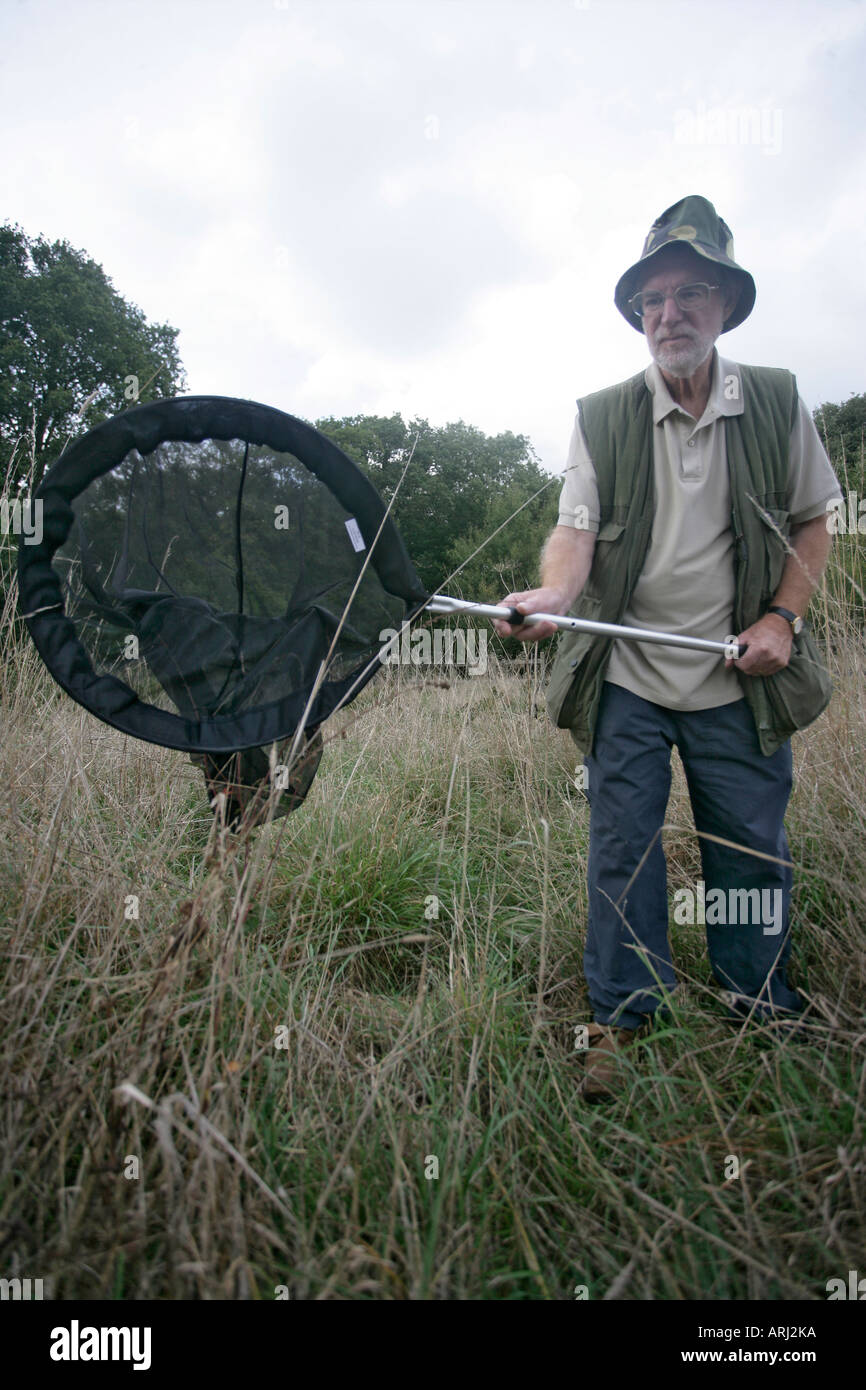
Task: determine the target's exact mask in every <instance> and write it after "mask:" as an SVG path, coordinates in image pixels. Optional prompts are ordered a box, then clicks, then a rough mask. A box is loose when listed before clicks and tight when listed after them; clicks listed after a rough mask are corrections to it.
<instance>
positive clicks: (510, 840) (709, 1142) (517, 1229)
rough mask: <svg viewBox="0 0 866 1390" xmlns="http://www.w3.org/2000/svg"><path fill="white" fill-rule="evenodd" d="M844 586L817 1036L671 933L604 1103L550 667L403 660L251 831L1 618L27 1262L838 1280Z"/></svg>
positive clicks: (827, 787)
mask: <svg viewBox="0 0 866 1390" xmlns="http://www.w3.org/2000/svg"><path fill="white" fill-rule="evenodd" d="M832 579H833V577H832V576H831V580H832ZM836 580H838V576H836V579H835V580H833V582H828V586H827V590H826V595H825V601H824V610H823V613H822V611H821V608H820V600H819V601H817V602H818V614H817V617H818V620H819V622H821V623H823V624H824V626H825V630H826V632H827V634H828V636H829V637H830V639H831V650H832V662H833V673H834V678H835V680H836V683H837V693H836V697H835V699H834V701H833V703H832V705H831V707H830V709H829V711H828V712H827V713H826V714H825V715H824V716H822V718H821V719H820V720H819V721H818V722H817V723H816V724H815V725H814V726H812V728H810V729H809V730H808V731H807V732H806V733H804V734H803V735H801V736H800V737H799V738H798V739H796V740H795V766H796V777H795V791H794V795H793V799H792V803H791V808H790V812H789V817H788V830H789V840H790V843H791V849H792V854H793V857H794V860H795V863H796V865H797V873H796V887H795V895H794V902H793V912H794V920H795V922H796V944H795V952H794V964H793V970H792V975H793V978H794V980H795V982H796V983H797V984H798V985H799V986H800V987H801V988H803V989H804V991H805V992H806V993H807V994H808V996H809V997H810V998H811V999H812V1000H813V1001H814V1004H815V1010H816V1017H817V1020H818V1021H817V1023H816V1025H815V1028H814V1030H813V1034H812V1035H811V1036H810V1038H809V1040H808V1041H806V1042H803V1041H792V1040H771V1039H769V1038H767V1037H766V1036H765V1035H763V1034H761V1033H760V1032H758V1031H753V1030H749V1029H748V1028H736V1027H732V1026H731V1025H730V1024H728V1023H727V1022H725V1020H724V1018H723V1016H722V1009H721V1007H720V1004H719V1002H718V995H717V990H716V988H715V987H714V985H713V983H712V980H711V977H710V974H709V968H708V965H707V961H706V951H705V944H704V941H703V936H702V930H701V928H700V927H688V926H675V925H674V926H672V929H671V937H672V948H673V952H674V958H675V962H676V965H677V969H678V973H679V976H680V978H681V980H682V981H683V983H684V990H683V994H682V997H681V998H680V999H679V1000H678V1003H677V1005H676V1016H675V1019H674V1021H673V1022H672V1023H671V1024H670V1025H667V1026H665V1027H660V1028H658V1029H657V1030H655V1031H654V1032H653V1033H652V1034H651V1035H649V1037H647V1038H646V1039H645V1040H643V1041H641V1042H639V1043H638V1044H636V1046H635V1048H634V1050H633V1052H632V1053H631V1054H630V1061H629V1064H628V1065H629V1068H630V1070H629V1084H628V1086H627V1087H626V1089H625V1091H624V1093H623V1096H622V1098H621V1099H619V1100H618V1101H617V1102H616V1103H615V1104H613V1105H611V1106H609V1107H604V1108H598V1107H597V1108H587V1107H585V1106H583V1105H582V1104H581V1102H580V1101H579V1099H578V1098H577V1096H576V1086H577V1083H578V1080H579V1076H580V1057H579V1054H578V1053H577V1052H576V1051H575V1035H574V1029H575V1027H576V1025H577V1024H579V1023H581V1022H584V1021H586V1020H587V1019H588V1018H589V1011H588V1007H587V1000H586V994H585V989H584V985H583V979H582V972H581V954H582V945H583V935H584V923H585V918H586V882H585V866H586V847H587V830H588V808H587V803H586V800H585V797H584V796H583V794H582V793H581V792H580V791H579V790H578V789H577V788H576V787H575V785H574V771H575V763H576V757H575V753H574V749H573V747H572V745H571V743H570V740H569V738H568V736H567V735H566V734H564V733H562V732H560V731H557V730H555V729H553V728H552V727H551V726H550V725H549V723H548V722H547V720H546V719H545V718H543V717H537V714H536V712H535V710H534V706H535V704H536V692H535V691H534V689H533V677H532V675H531V674H530V675H527V676H525V677H522V678H516V677H514V676H512V675H509V674H508V672H507V670H505V669H501V670H500V669H491V671H490V673H489V674H488V675H487V676H485V677H483V678H477V679H470V680H456V681H454V682H453V683H452V684H451V686H450V688H448V689H442V688H439V687H438V686H434V687H424V686H423V685H418V684H417V683H416V682H417V673H416V672H415V671H412V672H411V676H410V677H402V678H401V673H400V670H399V668H391V669H389V670H387V671H384V672H383V673H382V675H381V677H380V678H378V681H377V683H374V685H372V686H371V687H369V688H368V690H367V691H365V693H364V695H363V696H362V697H361V699H359V701H358V702H356V705H355V706H353V707H352V710H351V711H346V712H344V713H343V714H342V715H339V716H337V718H336V719H335V720H334V721H332V723H331V724H330V725H329V726H328V740H329V741H328V745H327V748H326V753H325V758H324V760H323V763H322V768H321V770H320V774H319V776H318V778H317V780H316V782H315V783H314V786H313V789H312V791H311V792H310V795H309V797H308V800H307V802H306V804H305V806H304V807H303V808H302V809H301V810H300V811H298V812H297V813H295V814H294V815H292V816H290V817H289V818H288V819H285V820H282V821H278V822H275V823H274V824H273V825H272V826H269V827H266V828H264V829H261V830H258V831H256V832H254V834H253V836H252V837H251V838H250V840H249V841H248V842H246V843H243V844H240V843H238V842H236V841H234V840H232V839H231V837H229V838H226V837H225V836H224V835H221V834H220V832H219V830H218V828H216V827H215V826H214V825H213V823H212V817H211V814H210V812H209V810H208V808H207V805H206V802H205V799H204V795H203V783H202V782H201V781H200V774H199V773H198V772H197V771H196V770H195V769H193V768H192V767H191V766H190V765H189V764H188V763H187V762H186V760H185V759H184V758H183V756H182V755H180V754H176V753H172V752H170V751H167V750H164V749H160V748H156V747H152V746H149V745H146V744H141V743H137V742H135V741H133V740H128V739H125V738H124V737H122V736H121V735H119V734H116V733H115V732H114V731H112V730H111V729H108V728H107V727H105V726H103V725H101V724H99V723H98V722H97V721H96V720H94V719H92V718H91V717H89V716H88V715H86V714H85V713H84V712H83V711H81V710H79V709H78V708H77V707H76V706H74V705H73V704H72V702H71V701H69V700H68V699H67V698H66V697H65V696H64V695H62V694H61V693H60V692H59V691H58V690H57V689H56V688H55V687H54V686H53V685H52V682H51V680H50V678H49V677H48V676H47V674H46V673H45V672H44V671H43V669H42V668H41V665H40V663H39V661H38V659H37V658H36V655H35V652H34V651H33V650H32V649H31V648H30V647H29V646H28V645H21V644H19V643H18V642H17V641H16V640H15V638H14V635H13V631H12V626H11V618H10V613H9V612H7V614H6V617H5V619H4V633H5V634H6V635H7V637H8V641H7V644H6V651H7V659H6V660H5V661H4V663H3V669H2V674H0V701H2V710H3V739H2V747H0V904H2V907H0V918H2V922H0V931H2V955H3V972H4V978H3V986H2V990H3V1000H2V1046H3V1056H2V1060H3V1067H2V1076H3V1081H2V1085H0V1107H2V1127H3V1136H2V1151H0V1265H2V1267H3V1268H2V1273H3V1274H4V1275H6V1276H14V1275H15V1274H16V1273H17V1274H20V1275H21V1276H31V1277H34V1278H35V1277H42V1278H45V1279H48V1280H50V1281H51V1288H52V1292H53V1295H54V1296H55V1297H58V1298H73V1297H74V1298H95V1299H129V1298H145V1299H177V1298H194V1299H250V1298H264V1299H272V1298H274V1296H275V1290H278V1289H280V1290H285V1291H286V1292H287V1293H288V1296H290V1297H291V1298H304V1299H367V1300H381V1299H472V1300H476V1299H517V1300H523V1299H572V1298H574V1297H575V1296H576V1294H575V1291H576V1290H578V1291H579V1290H580V1289H581V1288H582V1287H584V1286H585V1288H586V1290H587V1292H588V1294H589V1296H590V1297H591V1298H593V1299H603V1298H615V1299H684V1298H685V1299H713V1300H717V1299H740V1298H748V1299H786V1300H787V1299H807V1300H811V1299H818V1300H822V1301H823V1300H824V1299H825V1298H826V1291H825V1285H826V1281H827V1280H828V1279H830V1278H833V1277H838V1276H842V1277H847V1271H848V1270H849V1269H856V1268H858V1266H862V1261H863V1245H864V1233H866V1181H864V1174H866V1149H864V1137H863V1136H864V1119H866V1066H864V1062H866V1008H864V1002H863V1001H864V998H866V988H864V986H866V953H864V939H863V924H864V921H866V837H864V811H866V793H864V788H863V749H864V738H863V733H864V728H866V716H864V689H866V683H864V674H866V672H864V654H863V648H862V639H861V638H860V637H859V636H858V635H857V633H856V632H855V631H854V628H853V626H852V624H851V623H850V621H848V620H847V619H846V611H845V608H844V605H843V603H842V602H841V600H840V599H839V598H838V597H833V595H834V594H837V593H838V587H839V586H838V583H836ZM834 583H836V587H835V588H834ZM401 680H402V684H401ZM668 821H669V825H670V827H671V828H670V829H668V830H667V831H666V832H665V844H666V850H667V853H668V859H669V866H670V879H671V892H673V889H674V888H675V887H677V886H678V885H680V884H686V883H693V882H694V880H695V879H696V878H697V877H698V876H699V861H698V856H697V846H696V841H695V838H694V834H693V832H692V831H691V829H690V827H691V813H690V810H689V806H688V800H687V798H686V795H685V788H684V780H683V778H682V775H681V769H679V768H678V767H677V768H675V778H674V790H673V793H672V800H671V804H670V807H669V813H668ZM193 926H195V927H196V931H197V932H198V939H197V940H195V941H192V942H191V938H190V936H189V932H190V931H191V929H192V927H193ZM185 931H186V933H187V935H184V932H185ZM193 934H195V933H193ZM172 941H174V943H175V949H174V953H173V954H171V953H170V947H171V944H172ZM733 1160H736V1163H734V1162H733ZM737 1165H738V1167H739V1176H731V1174H732V1173H733V1171H734V1170H735V1168H736V1167H737ZM437 1173H438V1176H436V1174H437Z"/></svg>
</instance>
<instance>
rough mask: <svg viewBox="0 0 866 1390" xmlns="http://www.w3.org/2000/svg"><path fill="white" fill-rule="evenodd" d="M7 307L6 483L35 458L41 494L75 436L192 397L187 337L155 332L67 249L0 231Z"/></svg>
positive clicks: (1, 391)
mask: <svg viewBox="0 0 866 1390" xmlns="http://www.w3.org/2000/svg"><path fill="white" fill-rule="evenodd" d="M0 306H2V307H0V470H2V474H3V478H4V480H5V479H6V477H7V474H8V472H9V470H10V465H11V464H12V462H13V459H14V460H15V461H16V467H17V466H19V463H20V459H21V457H22V456H25V455H26V456H29V457H30V460H31V462H32V465H33V476H32V485H33V487H34V488H35V487H38V485H39V481H40V479H41V477H42V474H43V473H44V471H45V469H46V467H47V465H48V463H50V462H51V461H52V460H53V459H54V458H55V457H56V455H57V454H58V453H59V452H60V450H61V449H62V447H63V444H64V442H65V440H66V439H67V437H68V436H69V435H75V434H78V433H80V432H82V431H83V430H84V429H88V428H90V427H92V426H93V425H96V424H99V423H100V422H101V421H102V420H105V419H108V418H109V417H110V416H112V415H116V414H117V413H118V412H119V411H121V410H124V409H127V408H128V407H129V405H130V404H132V403H133V402H134V401H150V400H158V399H160V398H161V397H165V396H174V395H177V394H178V393H179V392H181V391H182V390H183V389H184V388H185V384H186V383H185V379H184V374H183V367H182V365H181V362H180V358H179V356H178V352H177V344H176V338H177V333H178V330H177V329H176V328H172V327H171V326H170V325H169V324H167V323H158V324H152V323H148V322H147V320H146V319H145V317H144V314H143V313H142V312H141V310H140V309H138V308H137V307H136V306H135V305H134V304H130V303H129V302H128V301H127V300H125V299H123V298H122V297H121V296H120V295H119V294H118V293H117V291H116V290H115V289H114V287H113V286H112V283H111V281H110V280H109V278H108V276H107V275H106V274H105V272H104V270H103V269H102V267H101V266H100V265H97V264H96V262H95V261H92V260H90V258H89V257H88V256H87V255H85V253H84V252H83V251H77V250H75V248H74V247H72V246H70V245H69V243H68V242H66V241H55V242H52V243H49V242H47V241H46V240H45V239H44V238H43V237H41V236H40V237H36V238H33V239H30V238H28V237H27V236H26V235H25V233H24V232H23V231H22V229H21V228H20V227H18V226H12V225H10V224H8V223H6V224H4V225H3V226H2V227H0ZM133 377H134V378H136V379H137V380H136V382H135V383H133V382H131V381H130V380H129V378H133ZM136 392H137V394H136ZM28 471H29V470H28ZM5 490H6V489H5V487H4V491H5Z"/></svg>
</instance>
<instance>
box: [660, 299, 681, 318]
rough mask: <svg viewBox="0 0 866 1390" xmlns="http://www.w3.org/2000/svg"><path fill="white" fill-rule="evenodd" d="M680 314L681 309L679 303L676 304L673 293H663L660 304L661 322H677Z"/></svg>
mask: <svg viewBox="0 0 866 1390" xmlns="http://www.w3.org/2000/svg"><path fill="white" fill-rule="evenodd" d="M682 316H683V314H682V310H681V309H680V306H679V304H677V301H676V300H675V299H674V296H673V294H667V295H665V302H664V304H663V306H662V313H661V322H662V323H678V322H679V320H680V319H681V318H682Z"/></svg>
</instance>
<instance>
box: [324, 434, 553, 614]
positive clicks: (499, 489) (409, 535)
mask: <svg viewBox="0 0 866 1390" xmlns="http://www.w3.org/2000/svg"><path fill="white" fill-rule="evenodd" d="M316 427H317V429H320V430H321V431H322V433H323V434H326V435H327V436H328V438H329V439H333V441H334V442H335V443H336V444H338V445H339V446H340V448H341V449H343V450H344V451H345V452H346V453H347V454H348V455H349V457H350V458H352V459H354V460H355V461H356V463H358V464H359V466H360V467H361V468H362V469H363V470H364V472H365V473H366V474H367V476H368V477H369V478H370V480H371V482H372V483H373V485H374V486H375V487H376V489H377V491H378V492H379V494H380V496H381V497H383V498H384V499H385V501H386V502H388V501H390V500H391V498H392V497H393V496H394V491H395V489H396V488H397V486H398V483H399V481H400V476H401V474H402V472H403V469H404V467H405V465H406V460H407V459H408V457H409V455H410V453H411V452H412V448H413V444H414V453H413V454H412V462H411V464H410V465H409V468H408V471H407V473H406V477H405V480H404V482H403V484H402V486H401V487H400V490H399V492H398V493H397V498H396V501H395V502H394V508H393V513H392V515H393V516H394V520H395V521H396V523H397V526H398V528H399V531H400V534H401V535H402V537H403V540H404V541H405V543H406V548H407V549H408V551H409V554H410V555H411V557H412V560H413V562H414V564H415V568H416V569H417V571H418V573H419V575H420V577H421V579H422V581H423V583H424V584H426V585H427V586H428V588H430V589H435V588H438V587H440V586H443V585H444V583H445V581H446V580H447V579H448V577H449V575H450V574H451V573H452V571H453V570H454V569H456V568H457V567H458V566H459V565H460V564H461V563H462V562H463V561H464V560H465V559H466V558H467V556H469V555H471V554H472V551H473V550H474V549H475V548H476V547H477V546H479V545H480V544H481V543H482V542H483V541H484V540H486V538H487V537H488V536H490V534H491V533H492V532H493V531H494V530H496V528H497V527H498V526H499V525H500V524H501V523H502V522H503V521H505V520H506V518H507V517H508V516H509V515H510V514H511V513H512V512H514V511H516V510H517V508H518V507H520V506H521V504H522V503H523V502H525V501H526V500H527V499H528V498H530V497H532V496H533V494H534V493H536V492H537V491H538V490H539V488H542V487H544V486H545V484H546V483H548V482H549V481H550V480H549V479H548V477H547V475H546V474H545V473H544V472H543V471H542V470H541V468H540V467H539V465H538V461H537V459H536V457H535V454H534V451H533V449H532V446H531V445H530V443H529V441H528V439H527V438H526V436H525V435H520V434H512V433H511V431H510V430H507V431H505V432H504V433H502V434H498V435H486V434H484V433H483V432H482V431H481V430H479V429H476V428H475V427H474V426H473V425H467V424H464V422H463V421H462V420H459V421H457V422H456V423H452V424H448V425H442V426H439V427H431V426H430V425H429V424H428V422H427V421H426V420H418V419H415V420H412V421H411V422H410V423H408V424H407V423H406V422H404V420H403V418H402V416H401V415H392V416H390V417H385V416H372V415H355V416H347V417H345V418H343V419H341V420H338V419H335V418H334V417H328V418H326V419H322V420H317V421H316ZM416 435H417V443H415V437H416ZM551 494H556V495H558V489H557V487H556V485H555V484H553V483H552V484H551V486H550V487H549V488H548V489H547V490H546V492H545V493H543V494H542V498H543V499H544V500H543V501H542V500H541V499H539V502H538V503H537V504H532V505H531V506H530V507H527V508H526V509H525V511H523V512H521V514H520V516H519V517H517V518H515V520H514V521H512V522H510V523H509V524H508V525H507V526H506V527H505V528H504V529H503V531H502V532H501V533H500V535H499V536H497V537H496V539H495V540H494V541H493V542H491V544H490V546H487V547H485V550H484V551H483V552H482V555H480V556H479V557H478V560H477V561H473V562H472V568H471V569H470V568H469V567H468V566H467V571H466V572H464V573H465V574H466V575H467V576H468V578H467V583H468V582H469V579H471V582H472V583H475V584H478V585H480V586H481V588H480V589H479V590H478V591H477V594H476V593H473V597H475V596H478V595H479V594H480V593H481V591H482V590H483V592H484V593H485V594H486V595H488V596H493V595H501V593H502V588H501V582H502V581H501V578H500V575H501V574H503V573H504V574H510V573H511V572H514V573H515V574H520V575H525V576H528V577H529V579H528V582H534V578H535V575H536V572H537V567H538V554H539V551H540V549H541V546H542V544H543V542H544V538H545V535H546V534H547V531H548V530H549V529H550V525H551V524H552V521H553V520H555V516H554V512H553V509H552V505H551ZM462 579H463V576H461V580H462ZM466 592H467V593H468V592H469V589H468V588H467V589H466Z"/></svg>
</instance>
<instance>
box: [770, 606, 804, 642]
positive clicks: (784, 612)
mask: <svg viewBox="0 0 866 1390" xmlns="http://www.w3.org/2000/svg"><path fill="white" fill-rule="evenodd" d="M767 612H768V613H778V615H779V617H780V618H784V619H785V622H786V623H790V624H791V631H792V632H793V634H794V636H795V637H796V636H797V633H798V632H802V631H803V619H802V618H798V617H797V614H796V613H792V612H791V610H790V608H779V607H778V606H774V607H773V608H768V609H767Z"/></svg>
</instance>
